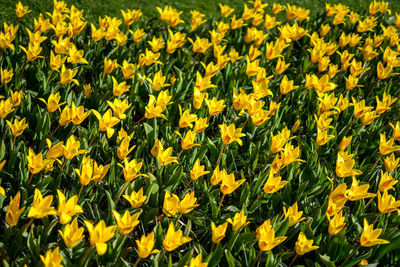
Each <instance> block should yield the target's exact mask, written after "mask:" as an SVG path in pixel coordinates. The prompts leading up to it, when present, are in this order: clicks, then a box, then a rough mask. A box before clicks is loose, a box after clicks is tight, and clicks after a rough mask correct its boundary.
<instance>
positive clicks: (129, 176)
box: [118, 158, 148, 182]
mask: <svg viewBox="0 0 400 267" xmlns="http://www.w3.org/2000/svg"><path fill="white" fill-rule="evenodd" d="M124 165H125V166H123V165H122V164H120V163H118V166H120V167H121V168H123V173H124V178H125V181H126V182H132V181H133V180H135V179H136V178H137V177H139V176H144V177H148V176H147V175H146V174H141V173H138V172H139V171H140V169H141V168H142V166H143V162H139V163H137V161H136V159H133V160H131V161H129V160H128V159H127V158H125V159H124Z"/></svg>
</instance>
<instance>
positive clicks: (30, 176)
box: [28, 173, 33, 188]
mask: <svg viewBox="0 0 400 267" xmlns="http://www.w3.org/2000/svg"><path fill="white" fill-rule="evenodd" d="M32 177H33V173H31V174H30V175H29V181H28V188H29V186H30V185H31V182H32Z"/></svg>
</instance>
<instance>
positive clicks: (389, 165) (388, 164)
mask: <svg viewBox="0 0 400 267" xmlns="http://www.w3.org/2000/svg"><path fill="white" fill-rule="evenodd" d="M399 161H400V158H397V159H396V157H395V156H394V153H392V154H391V155H390V157H386V158H385V159H384V162H385V168H386V171H387V172H392V171H394V170H395V169H396V168H397V166H399Z"/></svg>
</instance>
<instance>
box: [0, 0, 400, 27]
mask: <svg viewBox="0 0 400 267" xmlns="http://www.w3.org/2000/svg"><path fill="white" fill-rule="evenodd" d="M65 2H66V3H67V4H68V6H70V5H72V4H73V5H75V6H76V7H77V8H78V9H84V10H85V17H86V18H87V19H88V20H89V21H91V22H93V21H97V19H98V17H99V16H104V15H105V14H107V15H108V16H116V17H121V18H122V16H121V12H120V10H121V9H138V8H139V9H141V10H142V11H143V14H144V16H145V17H146V18H152V17H154V16H157V15H158V13H157V10H156V9H155V7H157V6H160V7H164V6H165V5H172V6H173V7H175V8H177V9H178V10H180V11H183V18H184V19H185V20H186V21H189V20H190V10H193V9H195V10H198V11H200V12H202V13H205V14H206V15H207V16H208V17H210V18H211V17H215V16H216V15H217V14H218V13H219V7H218V3H222V4H227V5H229V6H231V7H235V8H238V9H242V8H243V4H244V3H246V1H243V0H218V1H214V0H202V1H198V0H179V1H168V0H112V1H109V0H97V1H92V0H65ZM263 2H265V3H268V4H270V5H272V3H274V2H280V3H281V4H284V3H289V4H295V5H299V6H302V7H304V8H307V9H310V10H311V16H316V15H317V14H318V11H320V10H322V9H323V8H324V7H325V3H326V2H328V3H337V2H338V1H332V0H330V1H326V0H289V1H272V0H264V1H263ZM283 2H284V3H283ZM339 2H341V3H343V4H345V5H347V6H349V7H350V8H351V9H352V10H355V11H358V12H360V13H365V12H366V11H368V6H369V3H370V1H367V0H342V1H339ZM387 2H389V7H390V8H391V9H392V11H397V12H398V11H399V10H400V5H398V0H389V1H387ZM16 3H17V1H16V0H2V1H0V16H1V18H2V21H8V22H11V21H13V20H15V18H16V15H15V5H16ZM22 3H23V4H24V5H28V6H29V9H30V10H32V12H33V14H32V15H34V16H35V17H36V16H37V15H38V14H39V13H40V12H43V10H46V11H47V10H49V6H53V1H52V0H23V1H22ZM28 17H30V18H31V16H28Z"/></svg>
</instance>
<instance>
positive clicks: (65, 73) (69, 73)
mask: <svg viewBox="0 0 400 267" xmlns="http://www.w3.org/2000/svg"><path fill="white" fill-rule="evenodd" d="M77 73H78V70H77V69H76V70H70V69H66V68H65V65H64V64H63V65H62V66H61V72H60V83H61V84H62V85H66V84H69V83H71V82H74V83H75V84H76V85H78V86H79V82H78V80H77V79H74V77H75V75H76V74H77Z"/></svg>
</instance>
